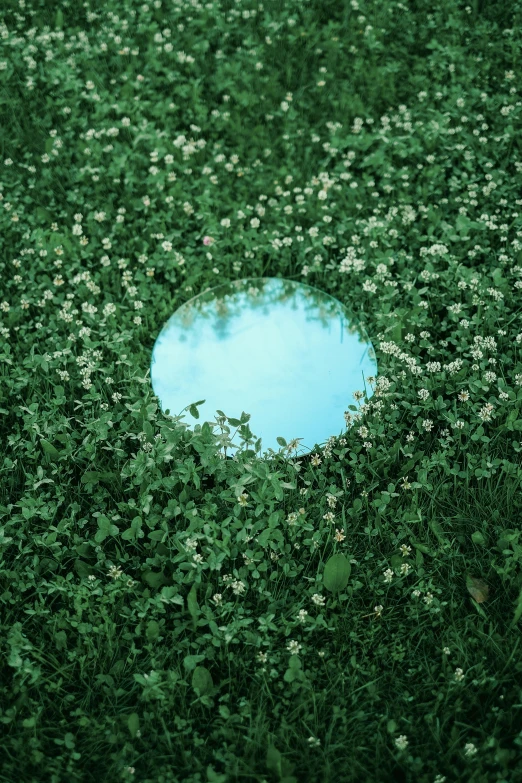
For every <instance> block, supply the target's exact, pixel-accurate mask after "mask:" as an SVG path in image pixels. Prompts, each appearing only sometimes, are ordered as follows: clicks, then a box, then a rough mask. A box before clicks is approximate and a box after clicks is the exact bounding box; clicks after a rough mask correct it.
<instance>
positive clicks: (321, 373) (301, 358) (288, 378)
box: [151, 278, 377, 456]
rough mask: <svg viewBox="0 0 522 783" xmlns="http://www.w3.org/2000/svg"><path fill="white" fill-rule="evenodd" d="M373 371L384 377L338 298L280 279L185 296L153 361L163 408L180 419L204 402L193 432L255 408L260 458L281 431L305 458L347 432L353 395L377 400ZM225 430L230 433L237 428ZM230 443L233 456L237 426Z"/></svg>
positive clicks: (245, 282) (275, 447) (274, 445)
mask: <svg viewBox="0 0 522 783" xmlns="http://www.w3.org/2000/svg"><path fill="white" fill-rule="evenodd" d="M369 376H373V377H377V363H376V360H375V352H374V349H373V346H372V344H371V343H370V341H369V340H368V338H367V336H366V334H365V332H364V329H362V328H361V327H360V326H357V325H355V324H354V323H352V322H351V320H350V317H349V314H348V312H347V311H346V309H345V307H344V306H343V305H342V304H341V302H339V301H338V300H337V299H334V298H333V297H331V296H329V295H328V294H325V293H324V292H322V291H319V290H318V289H316V288H312V287H311V286H308V285H305V284H303V283H297V282H294V281H291V280H282V279H279V278H247V279H245V280H237V281H234V282H233V283H225V284H223V285H220V286H217V287H216V288H212V289H209V290H207V291H206V292H204V293H202V294H199V295H198V296H196V297H194V298H193V299H190V300H189V301H187V302H185V303H184V304H183V305H182V306H181V307H179V308H178V310H176V312H175V313H174V314H173V315H172V317H171V318H169V320H168V321H167V323H166V324H165V326H164V327H163V329H162V330H161V332H160V334H159V335H158V338H157V340H156V342H155V344H154V348H153V351H152V360H151V382H152V387H153V390H154V393H155V394H156V396H157V397H158V399H159V401H160V405H161V409H162V410H163V412H167V411H169V414H170V415H171V416H178V415H180V414H181V413H182V412H183V411H184V410H185V408H187V407H188V406H190V405H191V404H193V403H194V402H198V401H200V400H205V402H204V403H203V404H202V405H199V406H198V411H199V413H200V416H199V419H194V418H192V416H191V415H190V414H189V412H188V410H187V411H186V414H185V419H184V421H186V423H187V424H189V426H190V427H191V429H192V430H193V428H194V426H195V425H197V424H200V425H202V424H203V422H205V421H208V422H209V423H210V424H211V425H212V424H213V423H214V422H215V420H216V418H217V417H218V414H217V410H218V409H219V410H221V411H223V412H224V413H225V414H226V416H229V417H231V418H236V419H240V418H241V414H242V412H245V413H248V414H251V418H250V420H249V422H248V426H249V427H250V430H251V432H252V434H253V435H254V436H255V438H256V439H257V438H261V452H260V454H259V455H260V456H261V454H262V453H266V452H267V450H268V449H269V448H271V449H273V450H274V451H276V452H277V451H279V450H280V448H281V446H280V445H279V444H278V443H277V437H278V436H280V437H283V438H284V439H285V440H286V441H287V442H289V441H290V440H293V439H295V438H301V440H300V441H299V444H298V448H297V454H298V455H299V454H306V453H307V452H309V451H310V450H311V449H313V448H314V446H315V445H316V444H318V445H323V444H324V443H325V442H326V441H327V440H328V438H329V437H330V436H332V435H333V436H336V437H337V436H339V435H341V434H342V432H344V431H345V430H346V423H345V419H344V412H345V411H346V410H347V409H348V406H349V405H353V404H355V400H354V399H353V393H354V392H355V391H357V390H360V391H363V392H364V391H365V389H366V395H367V397H368V399H369V398H370V397H371V396H372V393H373V392H372V389H371V387H370V385H369V384H368V382H367V380H366V379H367V378H368V377H369ZM365 381H366V382H365ZM228 426H230V427H231V431H230V437H231V438H232V436H234V433H235V431H236V428H235V427H232V426H231V425H228ZM213 429H214V432H215V433H216V434H217V435H219V434H220V433H221V429H220V427H218V426H217V425H216V426H214V428H213ZM233 443H234V444H236V445H235V447H233V448H227V449H226V453H227V455H233V454H235V453H236V451H237V447H238V445H240V440H239V432H238V433H237V434H236V435H235V436H234V437H233ZM246 448H250V449H253V448H254V444H253V443H252V444H251V445H249V446H247V447H246ZM294 453H295V452H294Z"/></svg>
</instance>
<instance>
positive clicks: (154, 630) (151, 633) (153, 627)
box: [145, 620, 160, 642]
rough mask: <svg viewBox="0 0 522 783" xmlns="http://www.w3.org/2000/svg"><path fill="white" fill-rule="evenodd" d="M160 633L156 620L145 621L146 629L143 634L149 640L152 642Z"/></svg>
mask: <svg viewBox="0 0 522 783" xmlns="http://www.w3.org/2000/svg"><path fill="white" fill-rule="evenodd" d="M159 635H160V627H159V623H158V622H157V621H156V620H149V622H148V623H147V630H146V631H145V636H146V637H147V639H148V640H149V642H153V641H154V640H155V639H157V638H158V637H159Z"/></svg>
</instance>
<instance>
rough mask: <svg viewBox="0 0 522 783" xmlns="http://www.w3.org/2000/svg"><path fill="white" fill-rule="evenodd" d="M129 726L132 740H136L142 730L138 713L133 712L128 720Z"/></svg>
mask: <svg viewBox="0 0 522 783" xmlns="http://www.w3.org/2000/svg"><path fill="white" fill-rule="evenodd" d="M127 726H128V728H129V731H130V735H131V737H132V739H134V738H135V737H136V734H137V733H138V730H139V728H140V716H139V715H138V713H137V712H131V714H130V715H129V717H128V718H127Z"/></svg>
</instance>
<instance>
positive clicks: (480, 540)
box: [471, 530, 486, 546]
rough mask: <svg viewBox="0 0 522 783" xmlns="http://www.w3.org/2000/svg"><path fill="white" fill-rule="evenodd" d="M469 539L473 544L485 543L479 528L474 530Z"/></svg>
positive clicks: (482, 544) (483, 544) (480, 544)
mask: <svg viewBox="0 0 522 783" xmlns="http://www.w3.org/2000/svg"><path fill="white" fill-rule="evenodd" d="M471 540H472V541H473V543H474V544H478V545H479V546H485V544H486V539H485V538H484V536H483V535H482V533H481V532H480V530H475V532H474V533H472V535H471Z"/></svg>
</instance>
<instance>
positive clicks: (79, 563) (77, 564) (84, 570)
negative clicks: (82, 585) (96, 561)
mask: <svg viewBox="0 0 522 783" xmlns="http://www.w3.org/2000/svg"><path fill="white" fill-rule="evenodd" d="M74 568H75V570H76V573H77V574H78V576H79V577H80V579H86V578H87V577H88V576H90V574H91V568H90V566H89V565H88V564H87V563H85V562H84V561H83V560H75V561H74Z"/></svg>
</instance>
